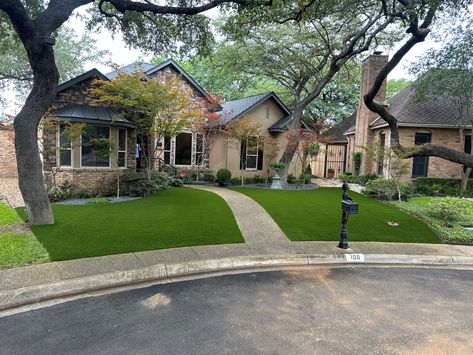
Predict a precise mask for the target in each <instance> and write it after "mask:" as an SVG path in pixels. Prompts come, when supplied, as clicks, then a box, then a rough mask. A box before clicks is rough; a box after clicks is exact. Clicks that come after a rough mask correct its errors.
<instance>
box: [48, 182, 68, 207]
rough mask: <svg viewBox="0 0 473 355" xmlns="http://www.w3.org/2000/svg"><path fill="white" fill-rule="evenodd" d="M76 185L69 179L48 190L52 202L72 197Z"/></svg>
mask: <svg viewBox="0 0 473 355" xmlns="http://www.w3.org/2000/svg"><path fill="white" fill-rule="evenodd" d="M73 188H74V185H73V184H72V183H71V182H70V181H69V180H65V181H64V182H62V183H60V184H59V185H57V186H53V187H52V188H51V190H49V191H48V198H49V201H50V202H58V201H64V200H67V199H69V198H71V197H72V189H73Z"/></svg>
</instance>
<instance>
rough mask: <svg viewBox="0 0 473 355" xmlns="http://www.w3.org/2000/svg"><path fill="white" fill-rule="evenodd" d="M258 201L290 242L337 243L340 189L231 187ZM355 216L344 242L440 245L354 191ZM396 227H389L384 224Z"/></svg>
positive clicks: (410, 220) (415, 224)
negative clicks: (357, 207)
mask: <svg viewBox="0 0 473 355" xmlns="http://www.w3.org/2000/svg"><path fill="white" fill-rule="evenodd" d="M234 190H236V191H238V192H241V193H243V194H245V195H247V196H249V197H251V198H252V199H254V200H255V201H256V202H258V203H259V204H260V205H261V206H263V207H264V209H265V210H266V211H267V212H268V213H269V214H270V215H271V217H272V218H273V219H274V220H275V221H276V223H277V224H278V225H279V227H280V228H281V229H282V230H283V231H284V233H286V235H287V237H288V238H289V239H291V240H294V241H298V240H339V238H340V221H341V195H342V190H341V189H335V188H319V189H317V190H299V191H287V190H286V191H278V190H269V189H258V188H241V187H240V188H234ZM349 195H350V196H351V197H352V198H353V199H354V200H355V201H356V202H358V203H359V214H357V215H352V216H350V217H349V220H348V241H350V240H351V241H370V242H403V243H408V242H410V243H440V240H439V238H438V237H437V236H436V235H435V233H434V232H433V231H432V230H431V229H430V228H429V227H428V226H427V225H426V224H424V223H423V222H421V221H420V220H419V219H417V218H416V217H414V216H411V215H409V214H407V213H404V212H402V211H400V210H398V209H397V208H395V207H392V206H389V205H387V204H384V203H382V202H379V201H376V200H374V199H372V198H370V197H367V196H363V195H361V194H357V193H354V192H350V193H349ZM390 220H395V221H396V222H398V223H399V226H397V227H392V226H389V225H388V224H387V222H388V221H390Z"/></svg>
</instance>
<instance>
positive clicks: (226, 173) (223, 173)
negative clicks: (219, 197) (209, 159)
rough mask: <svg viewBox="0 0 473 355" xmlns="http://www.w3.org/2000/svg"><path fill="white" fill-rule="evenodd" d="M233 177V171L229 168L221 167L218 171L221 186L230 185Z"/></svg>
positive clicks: (218, 180)
mask: <svg viewBox="0 0 473 355" xmlns="http://www.w3.org/2000/svg"><path fill="white" fill-rule="evenodd" d="M231 178H232V173H231V172H230V170H228V169H223V168H222V169H219V170H218V171H217V182H218V184H219V186H228V185H229V184H230V180H231Z"/></svg>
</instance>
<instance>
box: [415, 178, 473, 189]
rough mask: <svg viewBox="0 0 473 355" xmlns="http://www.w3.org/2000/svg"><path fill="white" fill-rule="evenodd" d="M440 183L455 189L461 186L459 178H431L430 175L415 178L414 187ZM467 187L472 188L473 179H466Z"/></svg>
mask: <svg viewBox="0 0 473 355" xmlns="http://www.w3.org/2000/svg"><path fill="white" fill-rule="evenodd" d="M432 185H440V186H442V187H450V188H455V189H460V188H461V180H460V179H454V178H431V177H418V178H416V187H420V186H430V187H432ZM467 189H473V179H468V186H467Z"/></svg>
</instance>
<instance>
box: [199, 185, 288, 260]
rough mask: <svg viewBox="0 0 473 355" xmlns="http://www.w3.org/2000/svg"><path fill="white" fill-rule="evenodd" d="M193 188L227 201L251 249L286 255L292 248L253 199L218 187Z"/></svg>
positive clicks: (274, 223) (266, 213)
mask: <svg viewBox="0 0 473 355" xmlns="http://www.w3.org/2000/svg"><path fill="white" fill-rule="evenodd" d="M192 188H194V189H200V190H205V191H209V192H213V193H215V194H217V195H219V196H220V197H222V198H223V199H224V200H225V202H226V203H227V204H228V206H229V207H230V209H231V210H232V212H233V215H234V216H235V219H236V222H237V224H238V227H239V228H240V231H241V234H243V238H245V241H246V243H247V244H248V246H249V247H250V248H254V249H258V250H260V251H266V252H272V253H275V252H276V253H277V252H282V253H284V252H285V251H287V249H288V248H289V247H290V244H291V242H290V241H289V239H288V238H287V237H286V235H285V234H284V232H283V231H282V230H281V228H279V226H278V225H277V224H276V222H274V220H273V219H272V218H271V216H270V215H269V214H268V212H266V210H265V209H264V208H263V207H261V205H260V204H258V203H257V202H256V201H254V200H253V199H251V198H249V197H248V196H246V195H243V194H241V193H239V192H236V191H233V190H230V189H226V188H221V187H216V186H200V185H193V186H192Z"/></svg>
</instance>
